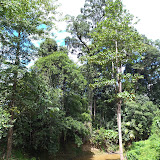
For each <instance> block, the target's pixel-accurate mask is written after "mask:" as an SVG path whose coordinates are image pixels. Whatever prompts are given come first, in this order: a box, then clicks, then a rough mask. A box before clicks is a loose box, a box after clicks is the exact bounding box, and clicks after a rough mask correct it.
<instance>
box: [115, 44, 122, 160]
mask: <svg viewBox="0 0 160 160" xmlns="http://www.w3.org/2000/svg"><path fill="white" fill-rule="evenodd" d="M115 45H116V65H117V73H118V77H117V82H118V93H121V92H122V82H121V75H120V74H121V73H122V64H121V63H120V64H119V63H118V58H117V54H118V45H117V41H116V42H115ZM119 65H120V67H118V66H119ZM121 105H122V100H121V99H119V100H118V103H117V124H118V135H119V152H120V160H124V157H123V145H122V130H121Z"/></svg>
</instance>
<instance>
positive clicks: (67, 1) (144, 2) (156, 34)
mask: <svg viewBox="0 0 160 160" xmlns="http://www.w3.org/2000/svg"><path fill="white" fill-rule="evenodd" d="M84 1H85V0H59V3H61V4H62V5H61V7H60V8H59V10H60V11H61V12H63V13H64V15H65V14H69V15H73V16H76V15H78V14H79V13H80V8H82V7H83V5H84ZM122 1H123V4H124V5H125V8H126V9H127V10H129V12H130V13H132V14H133V15H134V16H135V17H138V19H140V21H139V23H138V24H137V25H136V26H135V27H136V28H137V30H138V31H139V33H141V34H145V35H146V36H147V37H148V38H149V39H152V40H156V39H160V0H152V1H151V0H122ZM59 27H60V28H61V29H62V30H65V24H63V25H60V26H59ZM60 35H61V38H63V36H65V34H64V33H62V34H60ZM62 35H63V36H62ZM66 35H67V34H66Z"/></svg>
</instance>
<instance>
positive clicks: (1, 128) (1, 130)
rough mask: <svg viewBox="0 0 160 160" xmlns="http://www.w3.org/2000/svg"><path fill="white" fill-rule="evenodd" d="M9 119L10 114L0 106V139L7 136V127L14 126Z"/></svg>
mask: <svg viewBox="0 0 160 160" xmlns="http://www.w3.org/2000/svg"><path fill="white" fill-rule="evenodd" d="M9 121H10V114H9V113H8V112H7V111H6V110H4V109H3V108H2V107H1V106H0V139H1V138H2V137H5V136H6V134H7V133H6V131H7V129H8V128H10V127H12V126H11V125H10V124H9Z"/></svg>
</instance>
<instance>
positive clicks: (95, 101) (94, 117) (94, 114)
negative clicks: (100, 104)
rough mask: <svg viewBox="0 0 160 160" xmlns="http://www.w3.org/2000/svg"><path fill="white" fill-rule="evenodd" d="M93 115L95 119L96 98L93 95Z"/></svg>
mask: <svg viewBox="0 0 160 160" xmlns="http://www.w3.org/2000/svg"><path fill="white" fill-rule="evenodd" d="M93 116H94V120H95V117H96V98H95V97H94V113H93Z"/></svg>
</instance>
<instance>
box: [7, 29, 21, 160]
mask: <svg viewBox="0 0 160 160" xmlns="http://www.w3.org/2000/svg"><path fill="white" fill-rule="evenodd" d="M20 37H21V34H20V31H19V33H18V41H17V46H16V47H17V51H16V59H15V66H17V68H16V70H14V71H13V74H14V75H13V94H12V99H11V103H10V110H11V112H10V113H11V119H10V124H11V125H13V119H14V112H13V108H14V107H15V101H16V99H15V98H16V89H17V78H18V67H19V64H20V60H19V53H20ZM12 141H13V126H12V127H11V128H9V130H8V140H7V155H6V159H7V160H9V159H10V158H11V152H12Z"/></svg>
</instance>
